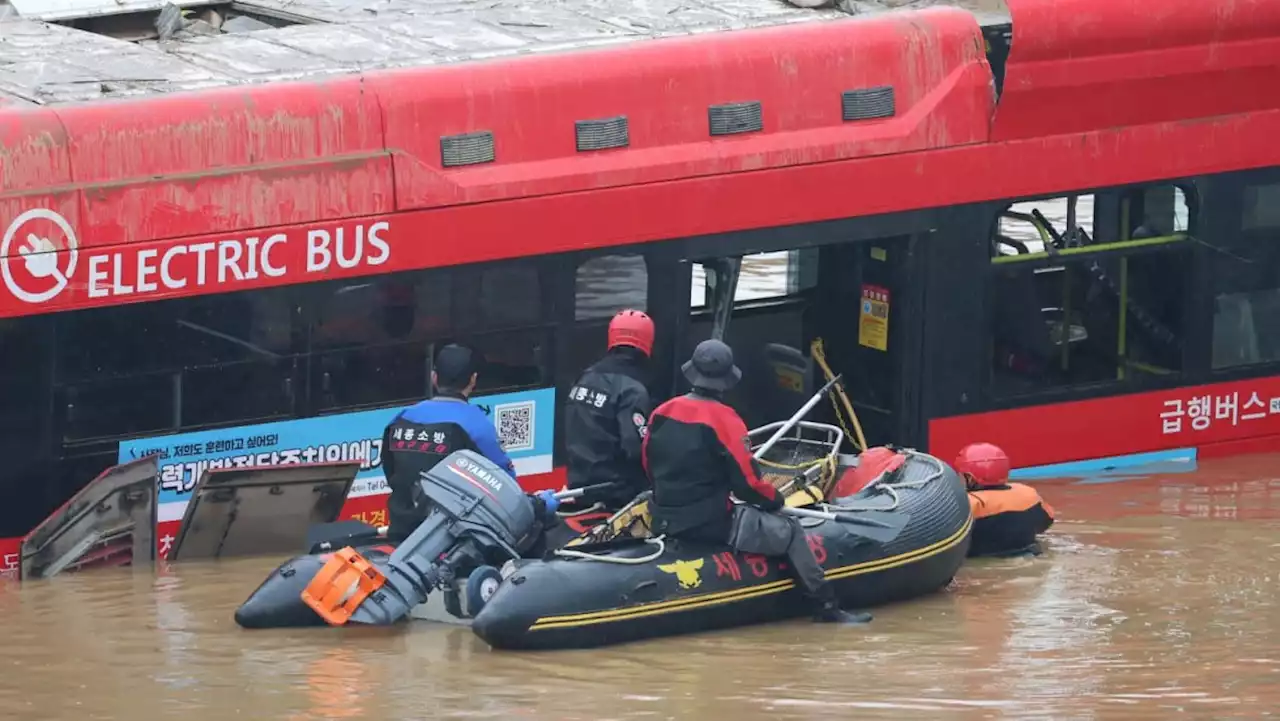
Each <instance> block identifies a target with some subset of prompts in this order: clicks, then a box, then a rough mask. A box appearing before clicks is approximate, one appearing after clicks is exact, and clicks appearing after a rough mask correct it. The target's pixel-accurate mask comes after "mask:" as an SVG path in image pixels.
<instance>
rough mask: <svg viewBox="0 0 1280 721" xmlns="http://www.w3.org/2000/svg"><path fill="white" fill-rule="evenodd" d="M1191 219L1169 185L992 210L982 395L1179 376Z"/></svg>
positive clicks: (1182, 198)
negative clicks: (987, 389) (986, 375)
mask: <svg viewBox="0 0 1280 721" xmlns="http://www.w3.org/2000/svg"><path fill="white" fill-rule="evenodd" d="M1193 217H1194V215H1193V213H1192V210H1191V209H1190V207H1189V205H1188V202H1187V196H1186V194H1185V193H1184V192H1183V191H1182V190H1181V189H1180V188H1177V187H1174V186H1170V185H1165V186H1157V187H1144V188H1135V189H1129V188H1124V189H1118V190H1106V191H1099V192H1098V193H1097V194H1094V195H1080V196H1069V197H1066V198H1055V199H1049V200H1040V201H1029V202H1023V203H1018V204H1015V205H1011V206H1009V207H1008V208H1007V209H1006V210H1004V211H1003V212H1002V213H1000V214H999V216H998V218H997V220H996V223H995V227H994V230H995V232H994V233H993V236H992V241H991V254H992V269H991V279H992V280H991V283H990V286H989V290H988V299H987V304H988V309H989V317H990V332H991V353H992V361H991V368H992V390H993V393H994V394H995V395H998V396H1000V395H1017V394H1020V393H1025V392H1032V391H1035V390H1037V389H1041V388H1045V387H1055V386H1073V385H1080V384H1090V383H1100V382H1107V381H1116V380H1126V379H1137V378H1142V377H1150V376H1168V375H1171V374H1175V373H1178V372H1180V370H1181V368H1182V355H1183V330H1182V329H1183V323H1184V320H1183V317H1184V305H1185V302H1186V298H1187V295H1188V294H1187V287H1188V285H1187V284H1188V271H1189V265H1188V263H1189V255H1188V253H1187V250H1188V248H1189V247H1190V246H1189V242H1188V240H1187V235H1186V232H1185V231H1186V230H1187V228H1188V225H1189V224H1190V222H1191V220H1192V219H1193Z"/></svg>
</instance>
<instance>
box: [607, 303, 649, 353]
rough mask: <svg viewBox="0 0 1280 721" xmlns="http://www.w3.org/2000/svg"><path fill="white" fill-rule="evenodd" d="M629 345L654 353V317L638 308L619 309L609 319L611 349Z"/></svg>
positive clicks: (644, 351)
mask: <svg viewBox="0 0 1280 721" xmlns="http://www.w3.org/2000/svg"><path fill="white" fill-rule="evenodd" d="M622 345H629V346H631V347H633V348H638V349H639V350H640V351H641V352H643V353H644V354H645V355H651V354H652V353H653V319H652V318H650V317H649V316H647V315H645V314H644V313H642V312H640V311H638V310H623V311H619V312H618V314H617V315H615V316H614V317H613V320H611V321H609V349H610V350H612V349H614V348H617V347H618V346H622Z"/></svg>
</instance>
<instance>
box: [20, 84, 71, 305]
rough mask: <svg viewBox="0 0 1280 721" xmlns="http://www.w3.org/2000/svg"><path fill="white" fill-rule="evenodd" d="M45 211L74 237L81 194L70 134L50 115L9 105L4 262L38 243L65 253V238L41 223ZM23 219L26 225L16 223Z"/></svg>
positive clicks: (56, 228)
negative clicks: (75, 181) (56, 217)
mask: <svg viewBox="0 0 1280 721" xmlns="http://www.w3.org/2000/svg"><path fill="white" fill-rule="evenodd" d="M42 210H51V211H53V212H54V213H56V214H58V215H59V216H61V218H63V219H65V221H66V223H67V224H69V226H70V227H71V230H72V232H73V233H74V232H75V226H76V225H77V223H78V222H79V217H80V215H79V210H80V194H79V193H78V192H77V191H76V190H75V187H74V185H73V175H72V172H71V158H70V155H69V153H68V152H67V132H66V130H65V129H64V128H63V127H62V123H61V122H60V121H59V120H58V116H57V114H55V113H54V112H53V111H52V110H49V109H47V108H39V107H34V106H19V105H5V106H3V107H0V233H6V235H7V237H6V238H5V240H4V242H3V246H0V256H13V257H19V256H20V253H21V251H23V250H31V249H32V248H31V247H30V244H31V242H32V240H33V239H34V238H35V237H39V238H43V239H45V240H48V241H49V242H50V243H52V244H53V246H54V247H59V248H61V247H65V236H66V233H65V232H64V231H63V230H62V228H61V227H60V225H59V224H58V223H56V222H53V221H51V220H50V219H49V218H48V217H42V216H43V215H44V214H43V213H42V212H41V211H42ZM24 213H26V214H27V215H26V216H24V215H23V214H24ZM20 218H21V219H22V220H23V223H21V224H18V223H16V222H15V221H17V220H19V219H20ZM28 236H31V238H29V237H28ZM19 265H20V264H19V263H13V264H12V266H13V267H12V268H11V267H10V264H4V268H3V271H4V273H5V274H6V275H7V274H11V273H18V272H21V270H22V269H21V268H18V266H19ZM6 285H7V284H6ZM5 295H6V296H7V295H8V294H5ZM6 299H7V298H6Z"/></svg>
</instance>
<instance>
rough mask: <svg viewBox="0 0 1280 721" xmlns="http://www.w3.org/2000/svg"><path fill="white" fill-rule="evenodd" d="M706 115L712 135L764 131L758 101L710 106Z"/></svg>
mask: <svg viewBox="0 0 1280 721" xmlns="http://www.w3.org/2000/svg"><path fill="white" fill-rule="evenodd" d="M707 115H708V117H709V118H710V121H711V134H712V135H737V134H738V133H754V132H758V131H760V130H764V118H763V116H762V115H761V112H760V101H759V100H752V101H751V102H747V103H725V104H724V105H712V106H710V107H709V108H707Z"/></svg>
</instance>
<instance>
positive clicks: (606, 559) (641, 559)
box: [554, 536, 667, 566]
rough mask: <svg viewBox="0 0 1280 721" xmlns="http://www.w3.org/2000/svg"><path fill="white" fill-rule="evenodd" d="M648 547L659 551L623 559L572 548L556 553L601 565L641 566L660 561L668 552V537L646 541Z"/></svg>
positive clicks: (558, 550)
mask: <svg viewBox="0 0 1280 721" xmlns="http://www.w3.org/2000/svg"><path fill="white" fill-rule="evenodd" d="M644 542H645V544H646V545H649V546H657V549H656V550H655V551H654V552H653V553H650V554H648V555H646V556H638V557H636V558H622V557H618V556H611V555H608V554H607V553H589V552H587V551H575V550H573V549H571V548H557V549H556V550H555V551H554V553H555V555H557V556H559V557H560V558H576V559H579V560H581V561H599V562H601V563H616V564H618V565H621V566H639V565H641V564H645V563H652V562H654V561H656V560H658V559H659V558H660V557H661V556H662V554H664V553H666V551H667V542H666V536H657V537H654V538H646V539H644Z"/></svg>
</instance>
